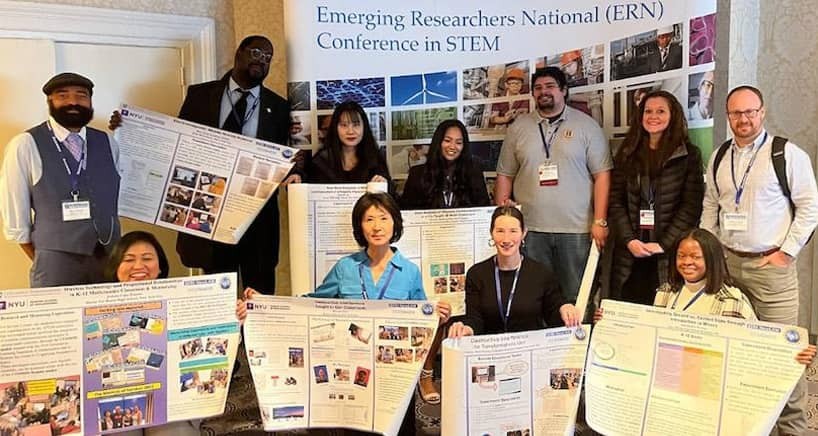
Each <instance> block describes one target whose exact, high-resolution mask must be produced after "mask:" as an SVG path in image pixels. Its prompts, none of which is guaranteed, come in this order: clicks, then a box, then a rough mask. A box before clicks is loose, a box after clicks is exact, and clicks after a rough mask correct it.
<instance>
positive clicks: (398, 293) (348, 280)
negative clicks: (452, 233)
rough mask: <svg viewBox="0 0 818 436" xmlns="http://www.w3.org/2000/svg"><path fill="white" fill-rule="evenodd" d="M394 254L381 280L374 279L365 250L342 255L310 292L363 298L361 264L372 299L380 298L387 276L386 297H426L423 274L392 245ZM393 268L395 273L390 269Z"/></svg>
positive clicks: (339, 296) (352, 298)
mask: <svg viewBox="0 0 818 436" xmlns="http://www.w3.org/2000/svg"><path fill="white" fill-rule="evenodd" d="M392 250H393V251H394V254H393V255H392V259H390V260H389V264H388V265H387V267H386V269H385V270H384V271H383V274H381V276H380V278H378V283H374V282H373V280H372V271H371V269H370V267H369V256H367V254H366V250H361V251H359V252H357V253H355V254H351V255H349V256H346V257H343V258H341V259H340V260H339V261H338V263H336V264H335V266H333V267H332V270H330V272H329V273H327V276H326V277H325V278H324V283H322V284H321V286H319V287H318V288H317V289H316V290H315V292H313V293H311V294H307V297H313V298H343V299H350V300H360V299H363V293H362V292H361V275H360V274H359V266H362V267H363V268H362V272H363V279H364V283H363V284H364V286H365V287H366V291H367V294H368V296H369V298H370V299H373V300H374V299H376V298H378V294H379V293H380V290H381V288H382V287H383V285H384V283H385V282H386V280H389V277H390V275H391V281H390V282H389V288H388V289H386V292H385V293H384V295H383V299H384V300H425V299H426V293H425V292H423V279H422V278H421V276H420V269H418V267H417V265H415V264H414V263H412V262H411V261H410V260H409V259H407V258H405V257H403V255H402V254H401V253H400V251H398V249H396V248H393V249H392ZM392 269H394V274H390V270H392Z"/></svg>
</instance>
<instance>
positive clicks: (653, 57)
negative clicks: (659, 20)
mask: <svg viewBox="0 0 818 436" xmlns="http://www.w3.org/2000/svg"><path fill="white" fill-rule="evenodd" d="M681 35H682V24H681V23H677V24H674V25H672V26H665V27H661V28H659V29H656V30H651V31H648V32H642V33H639V34H636V35H633V36H629V37H627V38H623V39H619V40H616V41H612V42H611V80H621V79H627V78H630V77H637V76H642V75H645V74H653V73H660V72H664V71H670V70H676V69H679V68H682V54H683V53H682V42H681Z"/></svg>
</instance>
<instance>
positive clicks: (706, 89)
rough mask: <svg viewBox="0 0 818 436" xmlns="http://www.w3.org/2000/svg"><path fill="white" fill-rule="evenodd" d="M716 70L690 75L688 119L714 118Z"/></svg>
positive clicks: (688, 84)
mask: <svg viewBox="0 0 818 436" xmlns="http://www.w3.org/2000/svg"><path fill="white" fill-rule="evenodd" d="M715 81H716V79H715V72H714V71H704V72H701V73H695V74H691V75H690V79H689V80H688V81H687V104H688V108H687V119H688V120H690V121H703V120H711V119H713V95H714V87H715Z"/></svg>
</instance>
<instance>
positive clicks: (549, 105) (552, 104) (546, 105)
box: [537, 97, 557, 112]
mask: <svg viewBox="0 0 818 436" xmlns="http://www.w3.org/2000/svg"><path fill="white" fill-rule="evenodd" d="M542 100H545V101H542ZM556 107H557V103H556V101H554V98H553V97H551V98H548V99H545V98H538V99H537V109H539V110H540V111H544V112H550V111H552V110H554V109H555V108H556Z"/></svg>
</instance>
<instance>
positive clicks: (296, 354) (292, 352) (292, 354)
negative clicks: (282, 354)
mask: <svg viewBox="0 0 818 436" xmlns="http://www.w3.org/2000/svg"><path fill="white" fill-rule="evenodd" d="M287 352H288V354H289V363H288V366H289V367H290V368H303V367H304V349H303V348H293V347H290V349H289V350H288V351H287Z"/></svg>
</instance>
